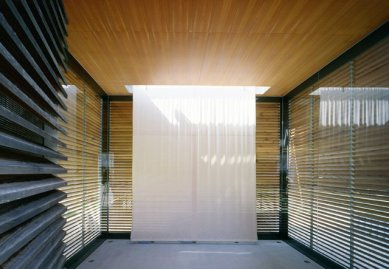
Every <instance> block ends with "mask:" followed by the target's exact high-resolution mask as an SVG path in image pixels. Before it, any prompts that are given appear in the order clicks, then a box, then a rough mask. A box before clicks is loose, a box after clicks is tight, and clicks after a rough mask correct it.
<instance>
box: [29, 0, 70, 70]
mask: <svg viewBox="0 0 389 269" xmlns="http://www.w3.org/2000/svg"><path fill="white" fill-rule="evenodd" d="M37 3H38V1H35V0H34V4H35V6H34V7H35V10H36V11H37V15H38V16H37V19H38V18H39V19H40V21H39V23H40V27H41V30H42V32H43V33H44V38H45V40H46V42H47V43H48V44H49V45H50V49H51V52H52V53H53V55H54V57H55V58H56V59H57V62H58V63H60V64H61V66H62V67H64V68H65V69H66V65H65V62H64V54H65V51H64V48H63V47H62V46H61V44H60V43H61V41H60V40H59V39H56V37H57V35H56V33H55V28H53V26H52V24H53V22H51V21H49V18H48V16H47V15H46V3H45V2H39V4H37ZM29 4H30V6H31V5H32V4H33V2H32V1H30V2H29Z"/></svg>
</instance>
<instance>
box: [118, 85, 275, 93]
mask: <svg viewBox="0 0 389 269" xmlns="http://www.w3.org/2000/svg"><path fill="white" fill-rule="evenodd" d="M125 87H126V89H127V91H128V92H129V93H131V94H132V93H133V92H134V89H135V88H137V87H139V88H146V89H164V88H165V89H172V88H175V89H182V90H194V89H198V88H201V89H207V88H209V89H218V88H220V89H226V88H229V89H232V90H233V89H253V90H254V91H255V94H258V95H260V94H264V93H265V92H266V91H267V90H268V89H270V87H269V86H204V85H126V86H125Z"/></svg>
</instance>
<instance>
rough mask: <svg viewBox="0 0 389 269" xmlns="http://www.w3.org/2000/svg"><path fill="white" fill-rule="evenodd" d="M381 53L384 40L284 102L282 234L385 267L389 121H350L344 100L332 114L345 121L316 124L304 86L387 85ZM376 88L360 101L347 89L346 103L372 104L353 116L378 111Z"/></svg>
mask: <svg viewBox="0 0 389 269" xmlns="http://www.w3.org/2000/svg"><path fill="white" fill-rule="evenodd" d="M388 55H389V41H388V39H386V40H384V41H381V42H380V43H378V44H377V45H375V46H374V47H372V48H370V49H369V50H368V51H366V52H365V53H363V54H361V55H360V56H358V57H356V58H355V59H353V60H352V61H350V62H348V63H346V64H345V65H343V66H342V67H340V68H338V69H337V70H335V71H334V72H332V73H331V74H330V75H328V76H326V77H324V78H323V79H320V80H318V81H317V83H315V84H314V85H313V86H312V87H310V88H308V89H306V90H305V91H303V92H302V93H300V94H299V95H297V96H295V97H293V98H292V99H291V101H290V104H289V109H290V110H289V127H290V134H289V137H290V138H289V139H290V140H289V149H288V151H289V176H288V179H289V188H288V191H289V202H288V204H289V236H290V237H292V238H294V239H296V240H297V241H299V242H301V243H303V244H305V245H307V246H309V247H310V248H312V249H313V250H315V251H317V252H319V253H321V254H323V255H325V256H327V257H328V258H330V259H332V260H333V261H335V262H336V263H338V264H339V265H341V266H344V267H345V268H388V266H389V259H388V258H389V257H388V256H387V251H388V249H389V244H388V241H387V240H386V239H385V237H387V235H388V232H389V230H388V221H389V213H388V210H387V208H388V205H389V204H388V201H389V199H388V198H389V196H388V194H389V193H388V189H389V178H388V172H389V168H388V167H389V136H388V133H389V132H388V131H389V122H385V123H384V124H366V122H365V123H364V122H362V120H360V119H358V120H356V118H354V116H353V115H354V114H350V115H348V114H347V113H346V112H347V110H346V109H345V108H344V107H346V105H345V103H344V107H343V109H342V110H340V111H339V113H338V114H337V115H332V120H333V121H334V120H335V117H336V118H338V117H339V118H342V117H350V122H351V124H350V123H349V124H335V125H334V124H332V125H331V124H327V125H326V124H322V123H321V122H320V117H323V113H325V112H324V111H323V110H321V107H320V106H321V105H323V104H321V99H320V98H321V97H320V95H311V93H312V92H313V91H315V90H316V89H317V88H319V87H386V88H388V86H389V57H388ZM366 90H369V89H366ZM345 91H346V90H345ZM349 91H352V90H351V89H349ZM381 92H382V94H381V96H379V97H378V98H376V99H375V100H374V99H373V100H370V99H369V100H370V101H368V102H366V99H364V98H365V97H363V96H362V97H361V96H360V95H359V96H357V95H356V94H354V92H350V96H351V97H350V100H348V104H350V105H358V104H360V103H363V104H367V105H369V104H371V105H373V106H375V109H374V110H371V111H370V112H369V113H366V110H360V111H358V113H360V115H361V116H360V117H361V119H362V118H365V117H366V116H372V118H374V119H377V118H382V117H385V115H387V113H388V101H389V95H388V90H387V89H386V90H382V91H381ZM371 93H372V92H370V94H371ZM364 94H365V95H367V96H368V95H369V93H368V92H367V93H366V92H365V93H364ZM322 98H323V97H322ZM358 98H359V99H358ZM355 100H357V101H355ZM336 102H338V101H336V100H333V101H332V103H331V105H332V106H334V105H335V104H336ZM381 105H382V106H381ZM327 113H328V112H327ZM353 113H357V111H355V110H353ZM386 118H387V116H386Z"/></svg>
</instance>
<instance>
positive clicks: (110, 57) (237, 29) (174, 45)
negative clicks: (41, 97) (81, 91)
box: [64, 0, 389, 96]
mask: <svg viewBox="0 0 389 269" xmlns="http://www.w3.org/2000/svg"><path fill="white" fill-rule="evenodd" d="M64 2H65V8H66V10H67V13H68V17H69V29H68V32H69V38H68V42H69V49H70V52H71V53H72V54H73V55H74V56H75V57H76V58H77V59H78V60H79V62H80V63H81V64H82V65H83V66H84V67H85V69H86V70H87V71H88V72H89V73H90V74H91V75H92V77H94V79H95V80H96V81H97V82H98V83H99V84H100V85H101V86H102V87H103V88H104V89H105V90H106V91H107V93H108V94H112V95H115V94H127V92H126V90H125V88H124V85H127V84H197V85H263V86H271V88H270V90H269V91H268V92H267V93H266V95H267V96H282V95H285V94H286V93H287V92H289V91H290V90H291V89H293V88H294V87H296V86H297V85H298V84H300V83H301V82H302V81H304V80H305V79H306V78H308V77H309V76H310V75H312V74H313V73H315V72H316V71H317V70H319V69H320V68H321V67H323V66H324V65H326V64H327V63H329V62H330V61H331V60H333V59H334V58H336V57H337V56H338V55H340V54H341V53H343V52H344V51H345V50H347V49H348V48H350V47H351V46H352V45H353V44H355V43H356V42H357V41H359V40H360V39H362V38H363V37H364V36H366V35H367V34H369V33H370V32H371V31H373V30H374V29H376V28H377V27H378V26H380V25H381V24H383V23H384V22H386V21H387V20H388V18H389V1H379V0H369V1H368V0H342V1H339V0H316V1H311V0H296V1H290V0H262V1H257V0H220V1H216V0H211V1H210V0H144V1H128V0H115V1H112V0H99V1H95V0H83V1H77V0H65V1H64Z"/></svg>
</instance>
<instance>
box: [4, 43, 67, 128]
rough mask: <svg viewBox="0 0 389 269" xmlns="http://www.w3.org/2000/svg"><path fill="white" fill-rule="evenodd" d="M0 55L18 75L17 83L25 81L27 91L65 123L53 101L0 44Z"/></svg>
mask: <svg viewBox="0 0 389 269" xmlns="http://www.w3.org/2000/svg"><path fill="white" fill-rule="evenodd" d="M0 55H1V56H2V58H3V59H4V60H5V61H4V62H5V63H7V65H9V66H10V67H12V68H13V70H14V71H15V73H16V74H17V75H18V81H19V80H20V81H25V82H26V83H27V84H28V85H29V87H30V89H29V91H30V92H32V91H33V92H35V93H36V94H37V95H39V97H40V99H41V100H43V101H44V102H45V104H46V105H47V107H48V108H50V110H51V111H53V112H54V113H55V114H56V115H57V116H58V117H59V118H61V119H62V120H63V121H65V122H66V119H65V117H64V116H63V115H62V113H61V111H60V110H59V108H58V107H57V106H56V104H54V103H53V101H52V100H50V99H49V98H48V97H47V95H46V93H44V92H43V90H42V89H41V88H40V87H39V85H38V84H37V83H36V82H35V81H34V80H33V79H32V78H31V76H30V75H29V74H28V73H27V72H26V71H25V70H24V68H23V67H22V66H21V65H20V64H19V62H18V61H17V60H16V59H15V58H14V57H13V55H12V54H11V53H10V52H9V51H8V50H7V48H5V47H4V45H3V44H2V43H1V42H0ZM4 67H5V66H4Z"/></svg>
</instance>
